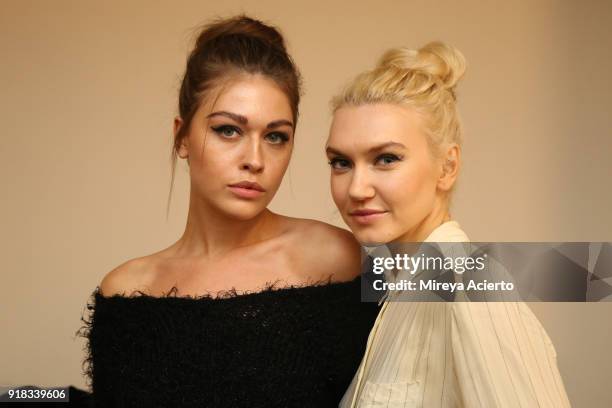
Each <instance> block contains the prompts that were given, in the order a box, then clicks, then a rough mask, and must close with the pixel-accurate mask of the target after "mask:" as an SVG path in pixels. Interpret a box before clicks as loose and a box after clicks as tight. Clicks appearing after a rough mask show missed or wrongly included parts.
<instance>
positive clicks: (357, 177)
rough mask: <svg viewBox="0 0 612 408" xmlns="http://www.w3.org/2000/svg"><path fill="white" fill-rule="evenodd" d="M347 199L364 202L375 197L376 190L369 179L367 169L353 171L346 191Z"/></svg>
mask: <svg viewBox="0 0 612 408" xmlns="http://www.w3.org/2000/svg"><path fill="white" fill-rule="evenodd" d="M348 194H349V197H350V198H351V199H352V200H355V201H365V200H368V199H370V198H373V197H374V196H375V195H376V190H375V189H374V186H373V185H372V183H371V180H370V179H369V176H368V174H367V169H358V168H355V169H354V170H353V177H352V178H351V184H350V185H349V190H348Z"/></svg>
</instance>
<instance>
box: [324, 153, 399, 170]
mask: <svg viewBox="0 0 612 408" xmlns="http://www.w3.org/2000/svg"><path fill="white" fill-rule="evenodd" d="M382 159H391V162H390V163H386V164H382V166H390V165H391V164H393V163H394V162H396V161H401V160H402V159H403V157H402V156H398V155H396V154H392V153H384V154H381V155H380V156H378V157H376V159H375V160H374V164H377V163H378V162H380V161H381V160H382ZM328 163H329V165H330V166H331V167H332V169H334V170H345V169H346V168H347V167H348V166H347V167H336V166H337V165H338V164H339V163H350V161H349V160H347V159H344V158H342V157H334V158H332V159H330V160H329V162H328Z"/></svg>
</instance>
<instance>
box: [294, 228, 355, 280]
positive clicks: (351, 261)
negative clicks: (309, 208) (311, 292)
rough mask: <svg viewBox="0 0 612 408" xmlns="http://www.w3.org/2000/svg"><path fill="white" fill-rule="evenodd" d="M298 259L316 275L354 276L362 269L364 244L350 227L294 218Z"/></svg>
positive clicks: (350, 277) (336, 278)
mask: <svg viewBox="0 0 612 408" xmlns="http://www.w3.org/2000/svg"><path fill="white" fill-rule="evenodd" d="M294 220H295V228H294V229H293V235H294V239H292V241H293V243H294V245H293V249H294V251H292V252H295V259H296V260H297V261H298V265H301V266H302V267H303V268H304V269H306V270H309V271H310V272H311V273H314V274H315V275H318V276H321V277H325V276H331V279H332V281H347V280H352V279H354V278H355V277H356V276H358V275H359V273H360V265H361V258H360V246H359V243H358V242H357V241H356V240H355V238H354V237H353V234H351V233H350V232H349V231H347V230H345V229H342V228H338V227H335V226H333V225H330V224H326V223H324V222H320V221H315V220H306V219H294Z"/></svg>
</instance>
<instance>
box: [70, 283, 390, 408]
mask: <svg viewBox="0 0 612 408" xmlns="http://www.w3.org/2000/svg"><path fill="white" fill-rule="evenodd" d="M173 293H176V291H171V292H169V293H168V294H165V295H164V296H163V297H152V296H148V295H144V294H142V293H140V294H139V295H137V296H133V295H132V296H130V297H124V296H118V295H115V296H112V297H105V296H102V295H101V294H100V291H99V288H96V290H95V291H94V293H93V294H92V299H93V300H92V302H90V304H89V305H88V309H89V316H88V318H86V319H84V322H85V323H86V325H85V326H84V329H85V330H83V331H82V332H81V333H82V334H83V335H85V336H86V338H87V340H88V341H87V351H88V356H87V359H86V360H85V363H86V374H87V375H88V380H89V383H90V384H89V385H90V387H91V389H92V396H91V399H92V403H91V406H95V407H224V408H225V407H249V408H256V407H266V408H272V407H317V408H324V407H337V405H338V403H339V401H340V399H341V398H342V395H343V393H344V392H345V390H346V388H347V387H348V385H349V383H350V381H351V379H352V377H353V375H354V373H355V371H356V370H357V367H358V365H359V363H360V361H361V358H362V356H363V352H364V350H365V345H366V342H367V337H368V334H369V331H370V329H371V327H372V324H373V322H374V320H375V318H376V314H377V313H378V306H377V305H376V304H373V303H362V302H361V301H360V278H356V279H355V280H353V281H350V282H327V283H324V284H319V285H313V286H300V287H285V288H280V289H278V288H274V287H273V286H269V287H267V288H266V289H265V290H264V291H261V292H255V293H247V294H236V293H235V292H234V293H226V294H224V295H222V296H221V297H219V296H217V297H215V298H213V297H210V296H201V297H184V296H176V295H173Z"/></svg>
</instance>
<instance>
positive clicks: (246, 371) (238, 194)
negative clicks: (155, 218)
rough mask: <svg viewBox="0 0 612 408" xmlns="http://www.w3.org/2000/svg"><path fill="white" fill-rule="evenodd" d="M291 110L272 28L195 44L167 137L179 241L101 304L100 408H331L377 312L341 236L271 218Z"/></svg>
mask: <svg viewBox="0 0 612 408" xmlns="http://www.w3.org/2000/svg"><path fill="white" fill-rule="evenodd" d="M299 100H300V77H299V74H298V71H297V69H296V67H295V65H294V63H293V61H292V59H291V58H290V56H289V55H288V53H287V51H286V48H285V43H284V40H283V38H282V36H281V35H280V33H279V32H278V31H277V30H276V29H275V28H273V27H271V26H268V25H266V24H264V23H262V22H260V21H258V20H254V19H251V18H248V17H245V16H239V17H235V18H230V19H225V20H219V21H216V22H214V23H212V24H210V25H208V26H206V27H205V28H204V29H203V30H202V32H201V33H200V35H199V37H198V39H197V42H196V45H195V48H194V49H193V51H192V52H191V54H190V56H189V59H188V61H187V68H186V71H185V76H184V78H183V81H182V85H181V89H180V96H179V115H178V116H177V117H176V119H175V121H174V135H175V138H174V148H173V158H174V160H175V161H176V159H177V157H179V158H181V159H185V160H187V162H188V165H189V175H190V182H191V189H190V201H189V212H188V216H187V223H186V227H185V232H184V233H183V235H182V237H181V238H180V239H179V240H178V241H177V242H176V243H174V244H173V245H171V246H170V247H168V248H166V249H163V250H161V251H159V252H156V253H154V254H151V255H148V256H144V257H141V258H137V259H133V260H130V261H128V262H126V263H124V264H122V265H120V266H119V267H117V268H116V269H114V270H113V271H111V272H110V273H109V274H107V275H106V276H105V277H104V279H103V280H102V282H101V284H100V286H99V288H97V290H96V291H95V292H94V294H93V300H94V301H93V303H92V305H91V306H90V309H91V310H92V314H91V316H90V320H89V321H87V322H86V323H87V325H86V330H85V334H86V336H87V338H88V352H89V355H88V360H87V363H88V367H87V373H88V375H89V377H90V379H91V386H92V392H93V400H94V402H95V404H96V406H102V407H113V406H117V407H119V406H143V407H145V406H146V407H154V406H177V407H191V406H193V407H195V406H198V407H204V406H205V407H240V406H244V407H326V406H327V407H332V406H337V404H338V402H339V400H340V398H341V397H342V393H343V392H344V390H345V389H346V387H347V386H348V384H349V383H350V379H351V377H352V373H353V372H354V370H355V369H356V368H357V365H358V363H359V359H360V358H361V354H362V352H363V350H364V347H365V340H366V337H367V333H368V331H369V329H370V327H371V324H372V322H373V320H374V318H375V314H376V309H375V308H374V307H372V305H364V304H361V303H360V301H359V293H360V286H359V280H358V278H357V276H358V274H359V245H358V244H357V243H356V241H355V240H354V239H353V237H352V236H351V234H350V233H348V232H347V231H344V230H341V229H339V228H335V227H332V226H329V225H327V224H324V223H321V222H316V221H312V220H304V219H296V218H290V217H286V216H282V215H279V214H275V213H273V212H272V211H270V210H268V209H267V206H268V204H269V203H270V201H271V200H272V198H273V197H274V194H275V193H276V191H277V189H278V188H279V186H280V183H281V180H282V178H283V175H284V173H285V170H286V169H287V166H288V164H289V160H290V157H291V152H292V149H293V145H294V138H295V129H296V124H297V120H298V105H299ZM322 243H324V244H322Z"/></svg>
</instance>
